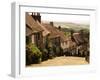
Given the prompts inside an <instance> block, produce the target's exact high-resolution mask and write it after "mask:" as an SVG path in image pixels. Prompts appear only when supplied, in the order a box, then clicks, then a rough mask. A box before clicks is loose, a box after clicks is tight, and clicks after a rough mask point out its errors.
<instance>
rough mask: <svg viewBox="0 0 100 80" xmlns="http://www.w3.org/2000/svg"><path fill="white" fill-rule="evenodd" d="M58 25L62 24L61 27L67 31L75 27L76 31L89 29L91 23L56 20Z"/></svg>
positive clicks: (55, 23)
mask: <svg viewBox="0 0 100 80" xmlns="http://www.w3.org/2000/svg"><path fill="white" fill-rule="evenodd" d="M54 25H55V26H56V27H58V26H61V28H62V29H63V30H65V31H69V30H70V29H74V30H75V31H77V30H81V29H88V30H89V24H78V23H70V22H54Z"/></svg>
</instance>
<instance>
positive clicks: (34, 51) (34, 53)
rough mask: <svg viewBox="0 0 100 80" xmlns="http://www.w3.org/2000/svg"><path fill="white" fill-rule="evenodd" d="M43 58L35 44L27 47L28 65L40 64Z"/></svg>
mask: <svg viewBox="0 0 100 80" xmlns="http://www.w3.org/2000/svg"><path fill="white" fill-rule="evenodd" d="M41 58H42V53H41V51H40V50H39V49H38V48H37V47H36V46H35V45H34V44H32V43H30V44H28V45H27V46H26V64H27V63H28V64H31V63H39V62H41Z"/></svg>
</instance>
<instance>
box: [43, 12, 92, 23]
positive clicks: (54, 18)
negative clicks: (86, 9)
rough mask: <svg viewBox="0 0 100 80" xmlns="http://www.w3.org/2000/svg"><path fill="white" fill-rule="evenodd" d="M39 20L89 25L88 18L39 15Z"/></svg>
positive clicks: (81, 16) (82, 16) (83, 16)
mask: <svg viewBox="0 0 100 80" xmlns="http://www.w3.org/2000/svg"><path fill="white" fill-rule="evenodd" d="M41 19H42V21H54V22H72V23H80V24H89V21H90V16H85V15H62V14H43V13H41Z"/></svg>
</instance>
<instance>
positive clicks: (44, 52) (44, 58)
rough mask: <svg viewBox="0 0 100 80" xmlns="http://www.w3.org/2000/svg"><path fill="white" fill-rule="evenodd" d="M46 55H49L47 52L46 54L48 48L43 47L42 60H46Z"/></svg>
mask: <svg viewBox="0 0 100 80" xmlns="http://www.w3.org/2000/svg"><path fill="white" fill-rule="evenodd" d="M48 56H49V54H48V50H47V49H46V48H45V49H43V51H42V60H43V61H44V60H47V59H48Z"/></svg>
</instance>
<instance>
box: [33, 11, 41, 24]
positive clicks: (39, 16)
mask: <svg viewBox="0 0 100 80" xmlns="http://www.w3.org/2000/svg"><path fill="white" fill-rule="evenodd" d="M32 17H33V18H34V20H35V21H37V20H38V21H39V22H40V23H41V15H40V13H38V12H32Z"/></svg>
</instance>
